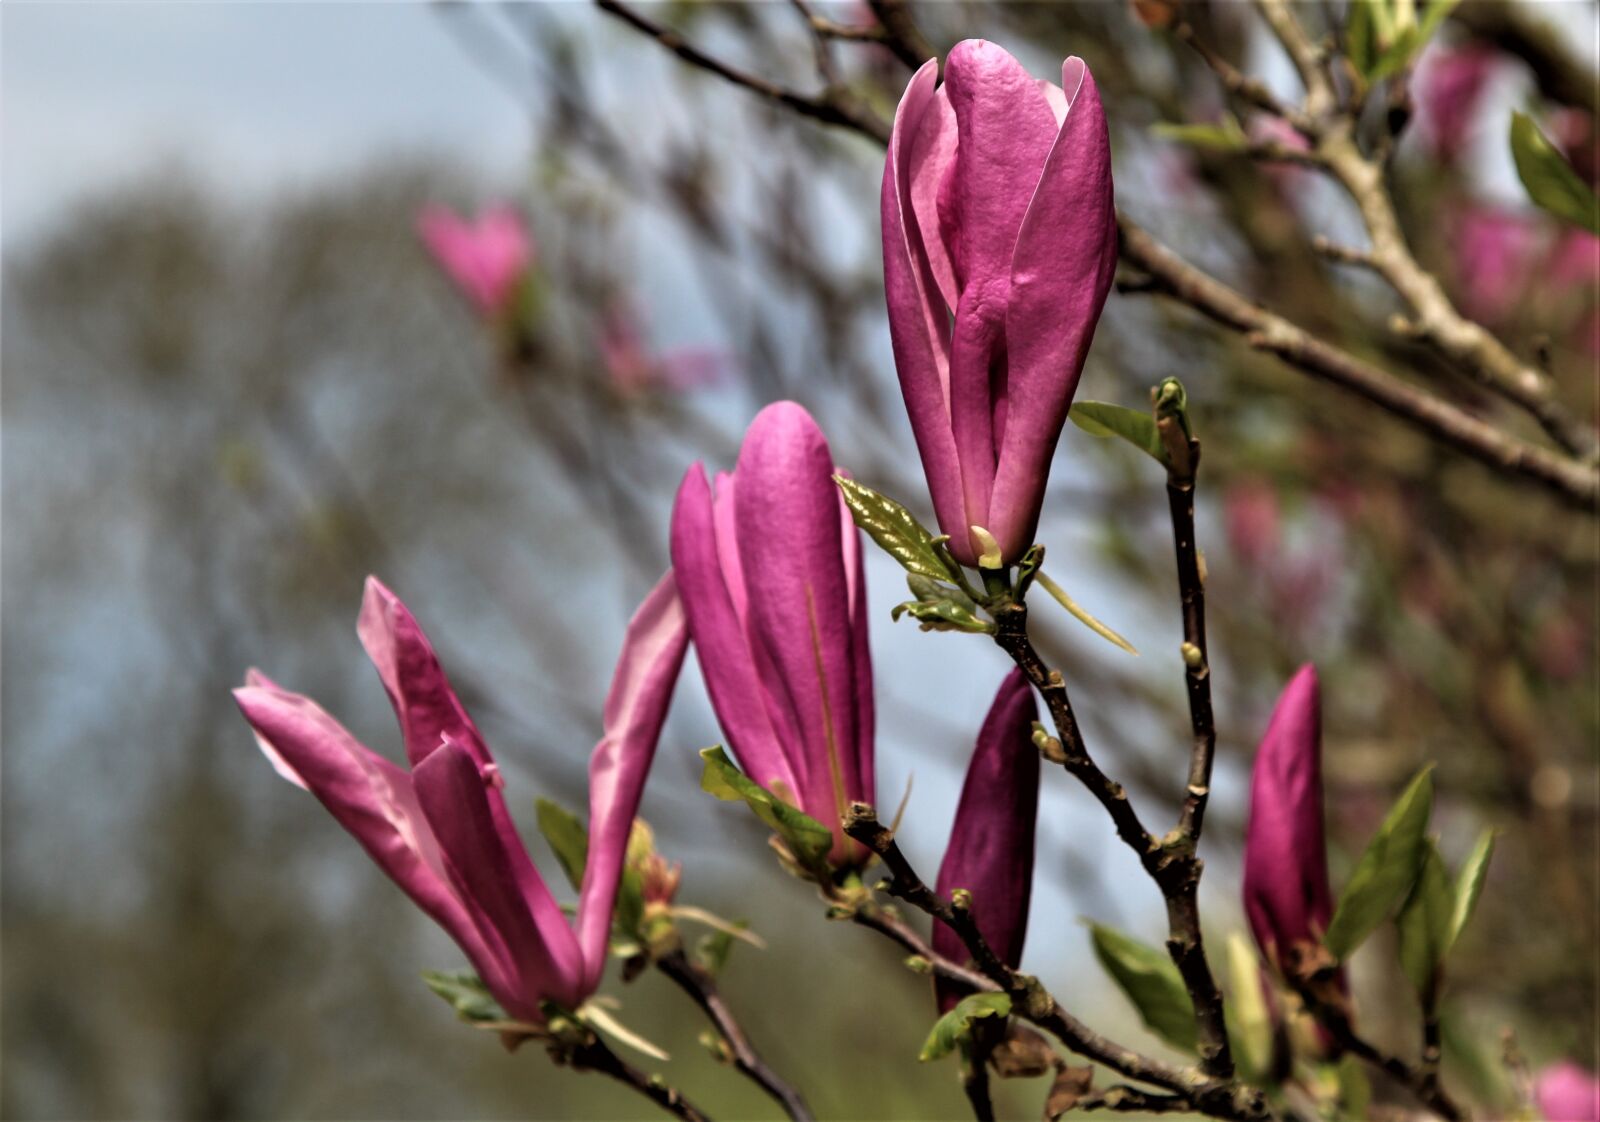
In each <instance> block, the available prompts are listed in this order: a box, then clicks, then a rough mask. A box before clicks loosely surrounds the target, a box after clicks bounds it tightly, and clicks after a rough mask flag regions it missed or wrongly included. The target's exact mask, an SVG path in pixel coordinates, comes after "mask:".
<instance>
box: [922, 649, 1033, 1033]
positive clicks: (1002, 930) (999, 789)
mask: <svg viewBox="0 0 1600 1122" xmlns="http://www.w3.org/2000/svg"><path fill="white" fill-rule="evenodd" d="M1036 720H1038V707H1037V705H1036V704H1035V703H1034V700H1033V691H1032V690H1031V689H1030V688H1029V687H1028V680H1027V678H1026V677H1024V676H1023V674H1022V672H1021V671H1020V670H1013V671H1011V673H1009V674H1007V675H1006V679H1005V681H1004V682H1002V683H1001V685H1000V690H999V693H997V694H996V695H995V699H994V704H993V705H992V706H991V707H990V708H989V715H988V716H987V717H985V718H984V721H983V728H982V730H981V731H980V732H979V733H978V746H977V750H976V751H975V752H974V753H973V755H972V763H971V764H970V765H969V766H968V768H967V778H966V781H965V783H963V784H962V787H961V802H960V804H959V805H958V806H957V808H956V819H955V825H954V826H953V827H952V828H951V830H950V844H949V846H948V848H947V849H946V850H945V855H944V863H943V864H942V865H941V866H940V867H939V879H938V885H937V889H938V893H939V895H940V897H943V898H947V897H948V896H949V894H950V892H951V891H952V890H954V889H957V888H965V889H967V890H968V891H969V892H971V893H972V901H973V913H974V915H975V917H976V919H977V921H978V930H979V931H980V932H982V933H983V937H984V939H985V940H986V941H987V942H988V944H989V945H990V946H991V947H993V948H994V950H995V953H996V954H998V955H1000V957H1001V958H1002V959H1004V961H1005V962H1006V964H1007V965H1009V966H1016V965H1018V964H1019V963H1021V961H1022V944H1023V939H1024V938H1025V937H1026V935H1027V932H1028V902H1029V899H1030V897H1031V895H1032V891H1033V834H1034V823H1035V821H1036V819H1037V818H1038V814H1039V752H1038V749H1036V748H1035V747H1034V746H1033V723H1034V721H1036ZM933 949H934V950H935V951H937V952H938V953H939V954H940V955H941V956H943V957H945V958H949V959H953V960H954V961H956V962H965V961H966V960H967V958H968V957H969V955H968V954H967V950H966V946H965V944H963V943H962V941H961V937H960V936H958V935H957V934H956V933H955V932H953V931H951V930H950V929H949V928H948V927H946V926H945V925H944V924H942V923H939V924H935V925H934V929H933ZM935 992H936V995H937V998H938V1001H939V1009H940V1011H941V1012H944V1011H947V1010H948V1009H950V1008H951V1007H952V1006H953V1005H955V1004H956V1002H957V1001H959V1000H960V999H961V995H962V991H961V990H960V989H959V988H958V987H954V986H950V985H948V984H946V983H943V982H939V983H936V984H935Z"/></svg>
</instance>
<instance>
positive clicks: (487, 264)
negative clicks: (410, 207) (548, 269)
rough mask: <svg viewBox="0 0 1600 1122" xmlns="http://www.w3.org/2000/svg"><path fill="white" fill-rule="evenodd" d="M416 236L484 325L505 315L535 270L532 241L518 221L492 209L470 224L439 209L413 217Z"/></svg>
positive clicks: (505, 210)
mask: <svg viewBox="0 0 1600 1122" xmlns="http://www.w3.org/2000/svg"><path fill="white" fill-rule="evenodd" d="M417 233H418V235H419V236H420V237H421V238H422V242H423V244H424V245H425V246H427V248H428V252H429V253H431V254H433V257H434V260H436V261H437V262H438V263H439V267H440V268H441V269H443V270H444V272H445V274H446V275H447V276H448V277H449V278H450V279H451V280H452V281H453V282H455V286H456V287H457V288H458V289H460V291H461V294H462V295H463V296H465V297H466V298H467V302H468V303H470V304H471V305H472V306H473V308H475V309H476V310H477V311H478V313H479V314H480V315H482V316H484V317H485V318H486V319H494V318H496V317H498V316H500V315H501V314H503V313H504V312H505V311H507V310H508V309H509V308H510V307H511V304H512V301H513V300H514V299H515V298H516V295H517V289H518V287H519V286H520V285H521V284H522V279H523V277H524V276H525V275H526V274H527V271H528V269H529V267H530V266H531V265H532V264H533V255H534V246H533V239H532V237H531V235H529V233H528V227H527V224H526V223H525V222H524V221H523V218H522V215H521V214H519V213H518V212H517V211H516V210H515V209H514V208H513V207H510V206H496V207H491V208H490V209H488V210H486V211H484V212H483V213H482V214H480V215H479V216H478V217H477V219H476V220H468V219H465V218H463V217H461V216H460V215H457V214H456V213H454V212H453V211H450V210H447V209H445V208H444V207H442V206H436V205H434V206H427V207H424V208H423V209H422V213H421V214H419V215H418V216H417Z"/></svg>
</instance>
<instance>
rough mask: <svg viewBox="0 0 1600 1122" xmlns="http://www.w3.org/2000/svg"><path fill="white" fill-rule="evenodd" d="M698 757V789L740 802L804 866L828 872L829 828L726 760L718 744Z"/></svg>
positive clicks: (705, 749) (820, 872) (819, 871)
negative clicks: (700, 762)
mask: <svg viewBox="0 0 1600 1122" xmlns="http://www.w3.org/2000/svg"><path fill="white" fill-rule="evenodd" d="M700 756H701V758H702V759H704V760H705V762H706V766H705V770H704V771H703V772H702V773H701V775H700V788H701V790H703V791H706V792H707V793H709V794H712V795H715V796H716V797H717V798H719V799H723V800H725V801H727V802H738V801H743V802H744V803H745V805H747V806H748V807H749V808H750V809H751V810H753V811H755V813H756V817H757V818H759V819H761V821H763V822H765V823H766V824H767V825H768V826H769V827H770V828H771V829H772V831H773V832H774V833H776V834H777V835H778V837H780V838H782V839H783V842H784V844H785V845H787V846H788V847H789V852H790V853H792V854H794V857H795V860H796V861H798V862H799V863H800V865H801V866H802V867H803V868H805V869H807V870H808V871H810V872H812V873H814V874H817V875H820V876H826V875H827V872H828V851H829V850H830V849H832V848H833V831H832V830H830V829H828V827H826V826H824V825H823V824H822V823H821V822H818V821H817V820H816V819H815V818H812V817H811V816H810V815H809V814H806V813H805V812H804V811H801V810H799V809H798V808H796V807H794V806H791V805H790V804H788V803H786V802H784V801H783V800H782V799H780V798H778V796H776V795H774V794H773V793H772V792H771V791H768V790H767V789H766V788H765V787H762V786H761V785H760V784H758V783H755V782H752V781H751V780H750V778H749V777H748V776H746V775H745V773H744V772H742V771H740V770H739V769H738V767H736V766H735V765H734V762H733V761H732V760H730V759H728V754H727V753H726V752H724V751H723V750H722V747H721V745H718V746H716V747H713V748H703V749H701V750H700Z"/></svg>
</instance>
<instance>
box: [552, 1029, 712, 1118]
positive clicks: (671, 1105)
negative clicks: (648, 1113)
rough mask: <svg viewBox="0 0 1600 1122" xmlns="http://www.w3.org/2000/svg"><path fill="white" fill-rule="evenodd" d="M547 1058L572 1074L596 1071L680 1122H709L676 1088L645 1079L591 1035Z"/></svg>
mask: <svg viewBox="0 0 1600 1122" xmlns="http://www.w3.org/2000/svg"><path fill="white" fill-rule="evenodd" d="M550 1054H551V1057H552V1058H553V1059H554V1060H555V1061H556V1062H557V1063H558V1064H567V1065H570V1066H571V1067H572V1069H573V1070H574V1071H598V1072H600V1073H601V1074H603V1075H609V1076H611V1078H613V1079H615V1080H617V1082H619V1083H624V1084H626V1085H627V1086H629V1087H632V1088H633V1089H634V1090H635V1091H637V1092H639V1094H641V1095H643V1096H644V1097H645V1098H647V1099H649V1100H650V1101H651V1102H653V1103H655V1104H656V1105H657V1106H659V1107H660V1108H661V1109H662V1110H664V1111H666V1112H667V1113H668V1114H670V1115H672V1116H673V1117H674V1118H681V1119H682V1120H683V1122H711V1119H710V1118H709V1116H707V1115H705V1114H703V1113H701V1112H700V1111H699V1110H698V1109H697V1108H696V1107H695V1106H694V1105H693V1104H692V1103H690V1102H689V1100H688V1099H686V1098H684V1097H683V1095H682V1094H680V1093H679V1092H678V1090H677V1088H675V1087H671V1086H669V1085H668V1084H667V1083H666V1081H665V1080H663V1079H662V1078H661V1077H660V1076H658V1075H657V1076H651V1075H646V1074H645V1073H644V1072H642V1071H640V1070H639V1069H638V1068H636V1067H634V1066H633V1065H632V1064H630V1063H629V1062H628V1061H627V1060H624V1059H623V1058H622V1057H621V1056H619V1055H617V1054H616V1053H615V1052H613V1051H612V1050H611V1049H610V1048H609V1047H608V1046H607V1045H606V1043H605V1041H603V1040H601V1039H600V1038H599V1037H598V1036H596V1035H595V1034H594V1033H593V1032H591V1033H589V1039H588V1040H587V1041H586V1042H585V1043H583V1044H580V1045H578V1046H576V1047H572V1048H552V1049H551V1053H550Z"/></svg>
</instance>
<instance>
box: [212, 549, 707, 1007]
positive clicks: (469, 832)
mask: <svg viewBox="0 0 1600 1122" xmlns="http://www.w3.org/2000/svg"><path fill="white" fill-rule="evenodd" d="M357 631H358V633H359V634H360V636H361V642H362V645H363V646H365V647H366V649H367V655H368V657H370V658H371V659H372V662H373V665H374V666H376V667H377V670H378V677H379V678H380V679H382V681H383V686H384V689H385V690H387V691H388V693H389V700H390V701H391V702H392V703H393V705H394V711H395V716H396V717H397V718H398V719H399V722H400V731H401V734H402V735H403V737H404V739H405V750H406V758H407V759H408V760H409V761H410V765H411V767H410V770H409V771H408V770H407V769H405V768H402V767H399V766H397V765H395V764H393V763H391V762H390V761H389V760H388V759H387V758H385V757H384V756H381V755H379V754H378V753H376V752H373V751H372V750H371V749H369V748H366V747H365V746H363V745H362V744H361V743H360V742H359V741H357V740H356V739H355V737H353V736H351V735H350V733H349V732H347V731H346V730H345V728H344V726H343V725H341V724H339V722H338V721H337V720H335V719H334V718H333V717H331V716H329V715H328V714H327V713H326V712H325V711H324V710H323V709H322V708H321V707H319V706H318V705H317V704H316V702H314V701H312V700H311V699H310V698H307V697H303V696H301V695H300V694H297V693H291V692H290V691H288V690H285V689H283V688H281V687H280V686H278V685H276V684H275V683H273V682H272V681H271V680H269V679H268V678H267V677H266V675H264V674H262V673H260V672H259V671H256V670H252V671H250V673H249V676H248V677H247V678H246V684H245V686H244V688H242V689H238V690H235V691H234V697H235V698H236V699H237V700H238V703H239V708H240V709H241V710H242V711H243V713H244V716H245V719H246V720H247V721H249V722H250V724H251V726H252V727H253V728H254V729H255V732H256V739H257V742H258V743H259V744H260V746H261V750H262V751H263V752H265V753H266V755H267V758H268V759H269V760H271V761H272V764H273V766H274V767H276V768H277V770H278V773H279V774H280V775H282V776H283V777H284V778H285V779H287V780H289V781H290V782H291V783H293V784H295V785H296V786H299V787H303V788H305V789H306V790H308V791H310V792H311V793H312V794H313V795H315V796H316V797H317V798H318V799H319V800H321V802H322V804H323V805H324V806H325V807H327V808H328V810H329V812H331V813H332V814H333V816H334V818H336V819H337V820H338V821H339V824H340V825H341V826H343V827H344V828H345V829H346V830H348V831H349V832H350V833H351V834H352V835H353V836H354V837H355V839H356V840H357V841H358V842H360V843H361V846H362V848H364V849H365V850H366V851H367V853H368V854H369V855H370V856H371V857H372V859H373V860H374V861H376V862H377V863H378V866H379V867H380V868H382V869H383V871H384V872H386V873H388V874H389V876H390V877H391V878H392V879H393V880H394V882H395V883H396V884H398V885H399V886H400V887H401V888H402V889H404V890H405V892H406V894H407V895H409V896H410V897H411V898H412V900H414V901H416V903H417V905H418V906H419V907H421V908H422V910H423V911H425V912H427V913H428V915H430V916H431V917H433V919H434V920H435V921H436V922H437V923H438V924H439V925H440V926H441V927H443V928H444V929H445V931H447V932H448V933H449V934H450V936H451V937H452V938H454V939H455V941H456V942H457V943H458V944H459V945H460V947H461V949H462V950H463V951H465V952H466V955H467V958H468V959H469V960H470V961H471V962H472V965H473V967H474V968H475V969H476V970H477V972H478V975H479V977H480V978H482V979H483V982H484V984H485V985H487V986H488V988H489V992H490V993H491V994H493V995H494V998H495V1000H497V1001H498V1002H499V1003H500V1004H501V1006H503V1007H504V1008H505V1010H506V1012H507V1013H509V1014H510V1015H511V1016H512V1017H514V1018H516V1019H517V1020H519V1021H524V1022H530V1023H538V1022H540V1021H542V1019H543V1014H542V1013H541V1011H540V1003H541V1002H544V1001H551V1002H555V1003H556V1004H558V1005H560V1006H562V1007H564V1008H569V1009H570V1008H575V1007H576V1006H578V1005H579V1004H581V1003H582V1001H583V1000H584V999H585V998H586V997H588V996H589V995H590V994H591V993H593V992H594V991H595V989H596V987H598V986H599V984H600V975H601V972H602V970H603V969H604V966H605V959H606V945H607V941H608V938H609V935H610V930H611V909H612V906H613V904H614V903H615V901H616V894H617V884H618V881H619V880H620V878H621V876H622V868H623V860H624V857H625V854H626V850H627V844H628V834H629V830H630V828H631V827H632V825H633V818H634V812H635V811H636V810H637V809H638V806H639V796H640V794H641V792H642V790H643V787H644V780H645V776H646V775H647V774H648V773H649V770H650V761H651V759H652V758H653V757H654V755H655V750H656V740H657V738H658V737H659V736H660V733H661V725H662V722H663V721H664V720H665V717H666V711H667V704H668V702H669V701H670V700H671V697H672V687H673V684H674V683H675V682H676V680H677V674H678V669H679V667H680V666H681V664H682V662H683V654H684V650H685V648H686V646H687V634H686V632H685V629H684V623H683V612H682V609H681V607H680V605H679V603H678V599H677V595H676V592H675V590H674V587H673V582H672V577H671V575H670V574H669V575H668V576H667V577H666V578H664V579H663V580H662V581H661V583H660V584H658V585H657V586H656V588H655V589H654V591H652V592H651V593H650V595H649V596H648V597H647V598H646V599H645V601H644V603H643V604H642V605H640V607H639V610H638V612H636V613H635V615H634V617H633V620H632V622H631V623H629V625H628V632H627V637H626V639H625V640H624V642H623V646H622V656H621V658H620V659H619V660H618V662H617V670H616V676H615V678H614V679H613V680H612V683H611V692H610V693H609V694H608V695H607V697H606V705H605V716H604V728H605V734H604V735H603V736H602V737H601V739H600V743H599V744H598V745H597V746H596V747H595V750H594V754H593V755H592V756H591V757H590V758H589V851H588V854H589V855H588V863H587V865H586V867H585V869H584V872H583V887H582V889H581V891H580V893H579V900H578V912H577V926H576V929H574V928H573V927H572V926H570V925H569V924H568V922H567V919H566V917H565V916H564V915H563V914H562V911H561V907H560V905H559V904H557V903H556V901H555V899H554V897H552V896H551V894H550V890H549V889H548V888H546V887H545V883H544V881H543V880H542V879H541V878H540V876H539V873H538V870H536V869H535V868H534V866H533V862H532V861H531V860H530V859H529V858H528V854H527V851H526V850H525V849H524V848H523V845H522V841H521V838H520V837H519V836H518V834H517V828H516V826H515V825H514V824H513V822H512V820H511V815H510V812H509V811H508V810H507V809H506V804H505V799H504V797H503V796H502V795H501V788H502V787H504V785H505V780H504V779H503V778H502V777H501V775H500V771H499V768H498V767H497V766H496V765H495V762H494V757H493V756H491V755H490V753H489V748H488V746H487V745H486V744H485V743H484V741H483V738H482V737H481V736H480V735H479V734H478V730H477V727H476V726H475V725H474V724H473V723H472V718H471V717H469V716H468V715H467V711H466V709H465V708H463V707H462V704H461V701H460V699H459V698H458V697H457V696H456V693H455V691H454V690H453V689H451V688H450V682H449V680H448V679H447V678H446V677H445V674H444V670H443V669H442V668H441V667H440V666H439V660H438V658H437V657H436V656H435V655H434V652H433V647H432V646H431V645H430V644H429V642H428V639H427V636H425V635H424V634H423V633H422V628H421V627H419V626H418V624H417V621H416V619H415V618H413V616H412V615H411V613H410V612H409V611H407V610H406V606H405V605H404V604H402V603H401V602H400V600H399V599H398V598H397V597H396V596H395V595H394V593H392V592H390V591H389V590H388V589H387V588H385V587H384V586H383V585H382V584H380V583H379V582H378V581H377V580H376V579H375V578H368V580H367V589H366V597H365V600H364V601H363V603H362V606H361V620H360V623H359V625H358V627H357Z"/></svg>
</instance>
